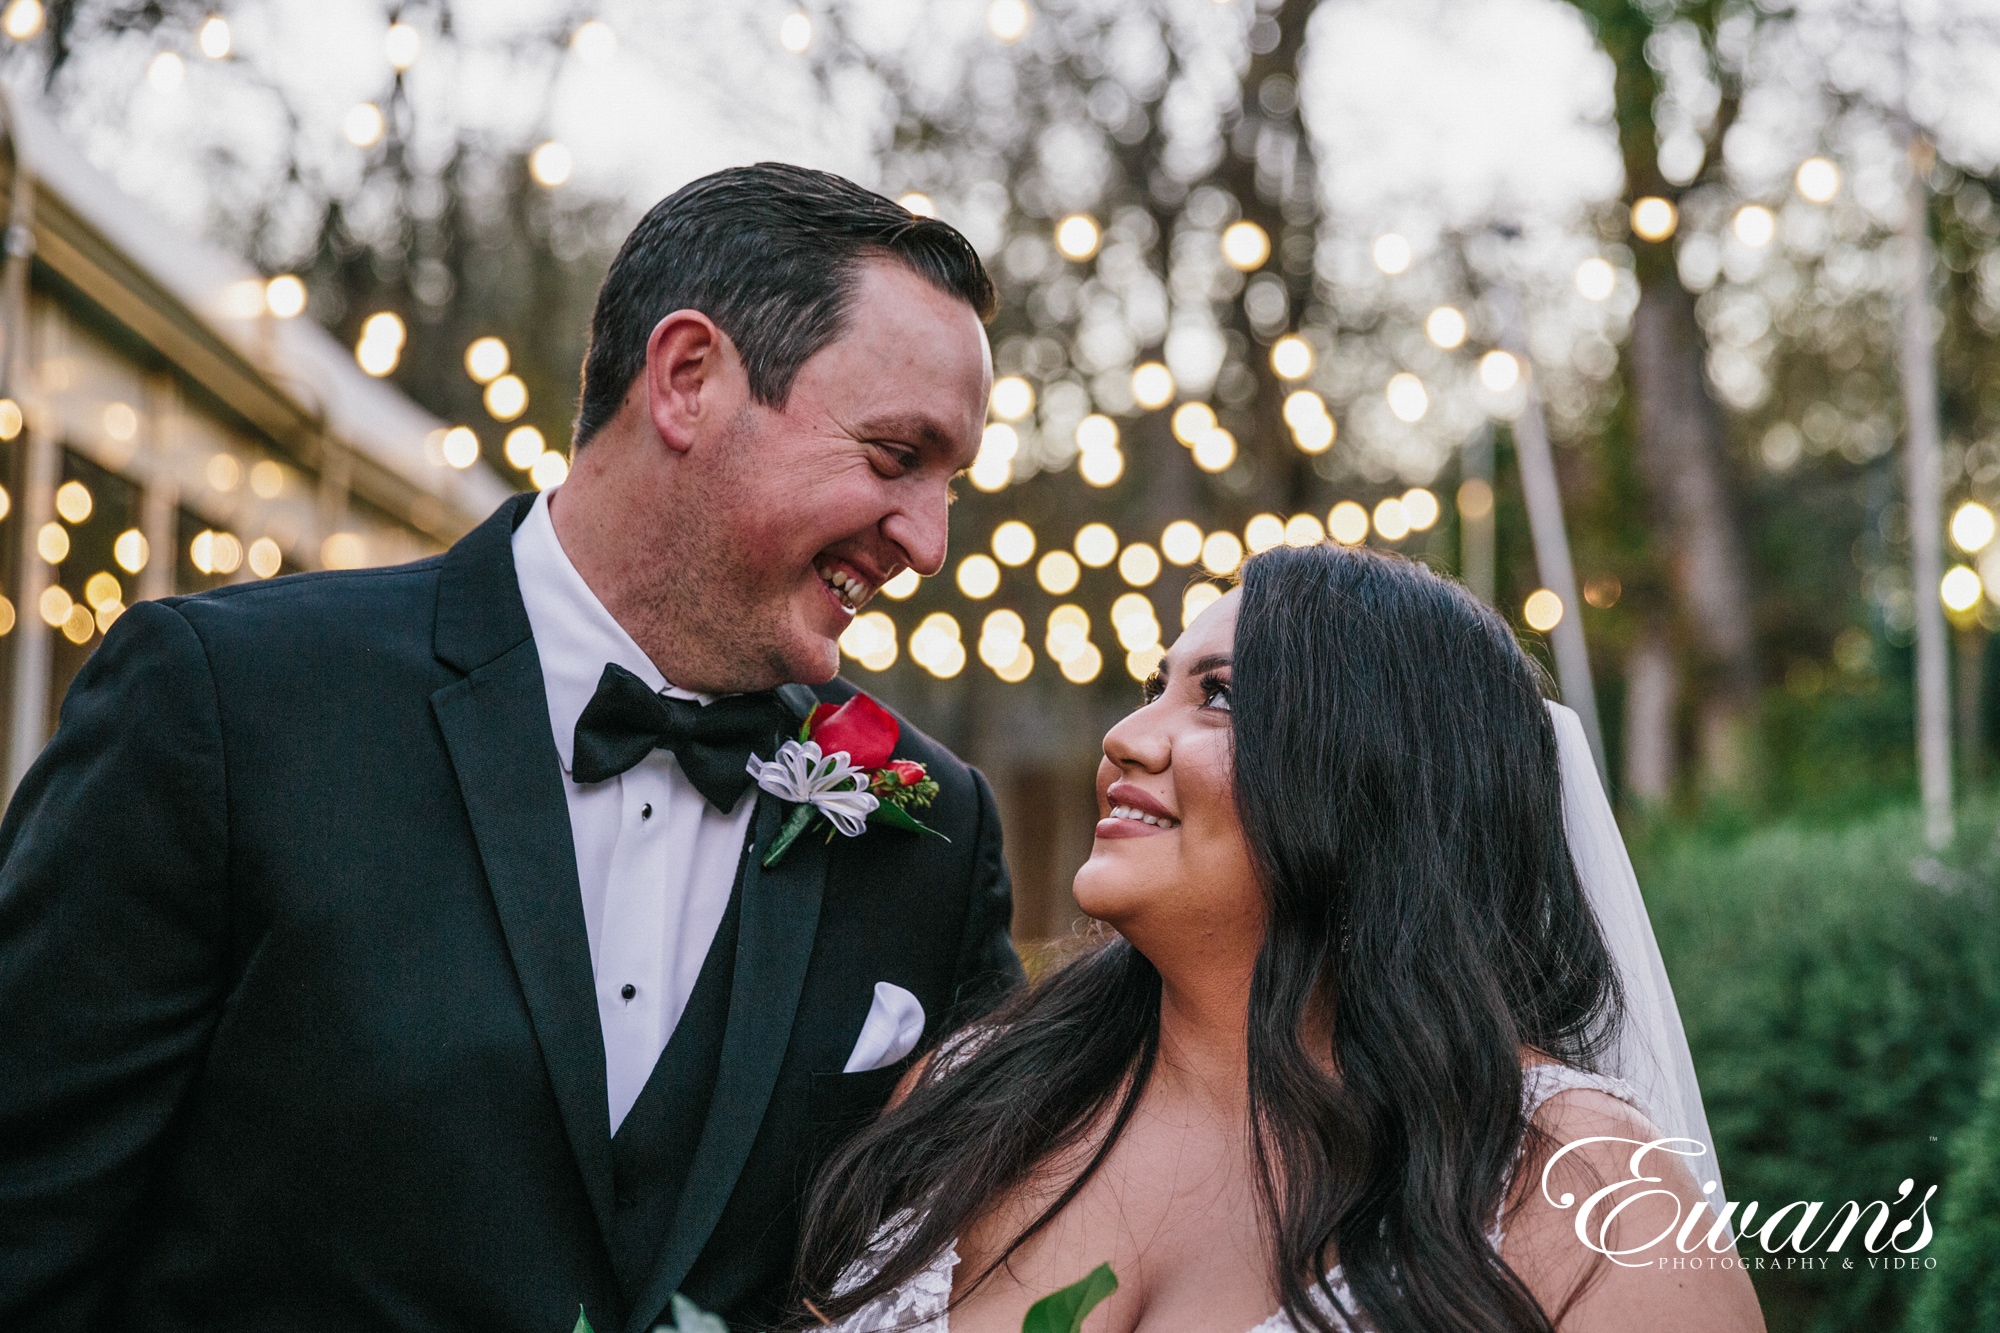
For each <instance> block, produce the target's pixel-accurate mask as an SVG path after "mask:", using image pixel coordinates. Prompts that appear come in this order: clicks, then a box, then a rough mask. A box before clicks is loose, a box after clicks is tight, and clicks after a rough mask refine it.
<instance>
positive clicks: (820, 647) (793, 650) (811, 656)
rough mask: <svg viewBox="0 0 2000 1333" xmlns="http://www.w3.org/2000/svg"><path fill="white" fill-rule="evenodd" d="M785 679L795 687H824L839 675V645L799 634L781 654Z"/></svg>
mask: <svg viewBox="0 0 2000 1333" xmlns="http://www.w3.org/2000/svg"><path fill="white" fill-rule="evenodd" d="M782 661H783V669H784V672H785V679H786V680H787V681H789V682H791V683H793V684H795V685H824V684H826V683H827V682H828V681H830V680H832V679H833V678H834V677H835V676H837V675H839V674H840V644H839V643H838V642H837V641H836V640H833V639H828V638H823V637H821V636H820V635H817V634H811V633H803V634H800V635H799V636H798V637H797V638H796V639H795V640H794V641H793V642H792V643H791V644H790V645H788V646H787V648H786V651H785V652H784V654H783V658H782Z"/></svg>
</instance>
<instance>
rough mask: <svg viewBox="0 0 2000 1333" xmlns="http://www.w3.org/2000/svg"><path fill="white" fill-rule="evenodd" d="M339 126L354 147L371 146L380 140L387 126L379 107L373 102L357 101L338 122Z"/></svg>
mask: <svg viewBox="0 0 2000 1333" xmlns="http://www.w3.org/2000/svg"><path fill="white" fill-rule="evenodd" d="M340 128H341V132H342V133H343V134H345V135H346V136H347V142H349V143H351V144H353V145H354V146H355V147H356V148H372V147H374V146H375V145H376V144H378V143H380V142H381V141H382V131H383V130H384V129H385V128H387V127H386V125H385V123H384V122H383V120H382V108H381V107H379V106H376V105H375V104H374V103H373V102H357V103H355V104H354V106H353V107H351V108H350V109H349V110H348V112H347V116H346V118H345V119H344V120H342V121H341V122H340Z"/></svg>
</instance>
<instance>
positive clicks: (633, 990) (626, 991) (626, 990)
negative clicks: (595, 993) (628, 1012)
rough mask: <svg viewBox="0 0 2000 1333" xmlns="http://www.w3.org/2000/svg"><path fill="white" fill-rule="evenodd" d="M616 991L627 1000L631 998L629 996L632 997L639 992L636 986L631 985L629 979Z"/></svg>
mask: <svg viewBox="0 0 2000 1333" xmlns="http://www.w3.org/2000/svg"><path fill="white" fill-rule="evenodd" d="M618 993H619V994H620V995H621V996H623V997H624V998H626V999H628V1000H629V999H631V998H632V997H633V996H634V995H637V994H638V993H639V988H638V987H637V986H634V985H633V984H632V983H631V982H629V981H628V982H626V983H625V985H624V986H623V987H622V988H621V989H620V990H619V992H618Z"/></svg>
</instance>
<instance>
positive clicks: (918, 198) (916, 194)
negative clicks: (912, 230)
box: [896, 190, 937, 218]
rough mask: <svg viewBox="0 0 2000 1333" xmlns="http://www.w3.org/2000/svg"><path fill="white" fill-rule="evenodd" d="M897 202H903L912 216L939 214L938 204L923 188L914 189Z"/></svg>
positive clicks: (905, 208)
mask: <svg viewBox="0 0 2000 1333" xmlns="http://www.w3.org/2000/svg"><path fill="white" fill-rule="evenodd" d="M896 202H897V203H899V204H901V205H902V206H903V208H904V211H906V212H908V213H909V214H910V215H911V216H912V217H920V218H934V217H936V216H937V205H936V204H934V203H932V202H931V197H930V196H929V195H927V194H925V193H924V192H923V191H921V190H912V191H910V192H909V193H908V194H906V195H904V196H903V197H902V198H900V199H898V200H897V201H896Z"/></svg>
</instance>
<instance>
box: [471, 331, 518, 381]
mask: <svg viewBox="0 0 2000 1333" xmlns="http://www.w3.org/2000/svg"><path fill="white" fill-rule="evenodd" d="M508 361H509V358H508V355H507V344H506V343H503V342H501V341H500V340H499V339H498V338H492V337H487V338H474V339H473V340H472V341H471V342H470V343H469V344H467V346H466V349H465V373H466V374H468V375H470V376H471V377H472V381H473V383H475V384H491V383H492V382H493V381H494V380H497V379H499V378H500V377H501V376H502V375H504V374H506V373H507V365H508Z"/></svg>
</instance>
